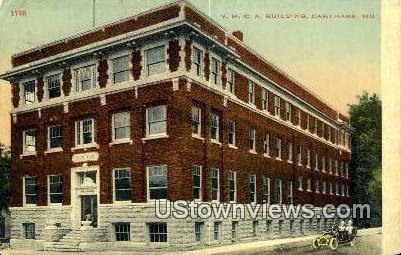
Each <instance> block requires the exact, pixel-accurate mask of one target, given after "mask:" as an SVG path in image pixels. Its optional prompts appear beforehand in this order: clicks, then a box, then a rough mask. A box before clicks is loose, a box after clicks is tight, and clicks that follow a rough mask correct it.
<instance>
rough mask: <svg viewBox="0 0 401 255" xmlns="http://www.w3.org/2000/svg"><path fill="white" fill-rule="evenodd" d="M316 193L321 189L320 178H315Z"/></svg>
mask: <svg viewBox="0 0 401 255" xmlns="http://www.w3.org/2000/svg"><path fill="white" fill-rule="evenodd" d="M315 193H320V190H319V180H315Z"/></svg>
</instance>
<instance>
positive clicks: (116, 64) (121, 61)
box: [113, 56, 129, 83]
mask: <svg viewBox="0 0 401 255" xmlns="http://www.w3.org/2000/svg"><path fill="white" fill-rule="evenodd" d="M128 77H129V68H128V56H123V57H119V58H115V59H113V83H119V82H123V81H128Z"/></svg>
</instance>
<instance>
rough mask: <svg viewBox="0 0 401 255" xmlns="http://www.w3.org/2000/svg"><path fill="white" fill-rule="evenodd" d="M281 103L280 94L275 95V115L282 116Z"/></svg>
mask: <svg viewBox="0 0 401 255" xmlns="http://www.w3.org/2000/svg"><path fill="white" fill-rule="evenodd" d="M280 104H281V98H280V97H279V96H275V97H274V115H276V116H280Z"/></svg>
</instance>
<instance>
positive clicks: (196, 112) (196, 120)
mask: <svg viewBox="0 0 401 255" xmlns="http://www.w3.org/2000/svg"><path fill="white" fill-rule="evenodd" d="M191 113H192V115H191V127H192V134H196V135H200V134H201V114H202V112H201V108H200V107H197V106H192V108H191Z"/></svg>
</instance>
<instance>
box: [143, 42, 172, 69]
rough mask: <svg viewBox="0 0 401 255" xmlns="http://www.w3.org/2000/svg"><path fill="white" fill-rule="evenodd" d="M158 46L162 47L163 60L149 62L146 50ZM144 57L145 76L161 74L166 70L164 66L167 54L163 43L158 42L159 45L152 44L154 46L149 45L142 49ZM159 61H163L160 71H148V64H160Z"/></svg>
mask: <svg viewBox="0 0 401 255" xmlns="http://www.w3.org/2000/svg"><path fill="white" fill-rule="evenodd" d="M158 48H162V51H163V57H164V59H163V61H160V62H154V63H151V64H150V63H149V59H148V52H149V51H151V50H154V49H158ZM143 56H144V58H145V62H146V64H145V68H146V70H145V72H146V76H147V77H150V76H154V75H160V74H162V73H165V72H166V70H167V66H166V62H167V61H166V56H167V54H166V45H165V44H164V43H163V44H160V45H154V46H152V47H149V48H147V49H144V55H143ZM160 63H163V69H162V71H160V72H154V73H150V72H149V66H150V65H155V64H160Z"/></svg>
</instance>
